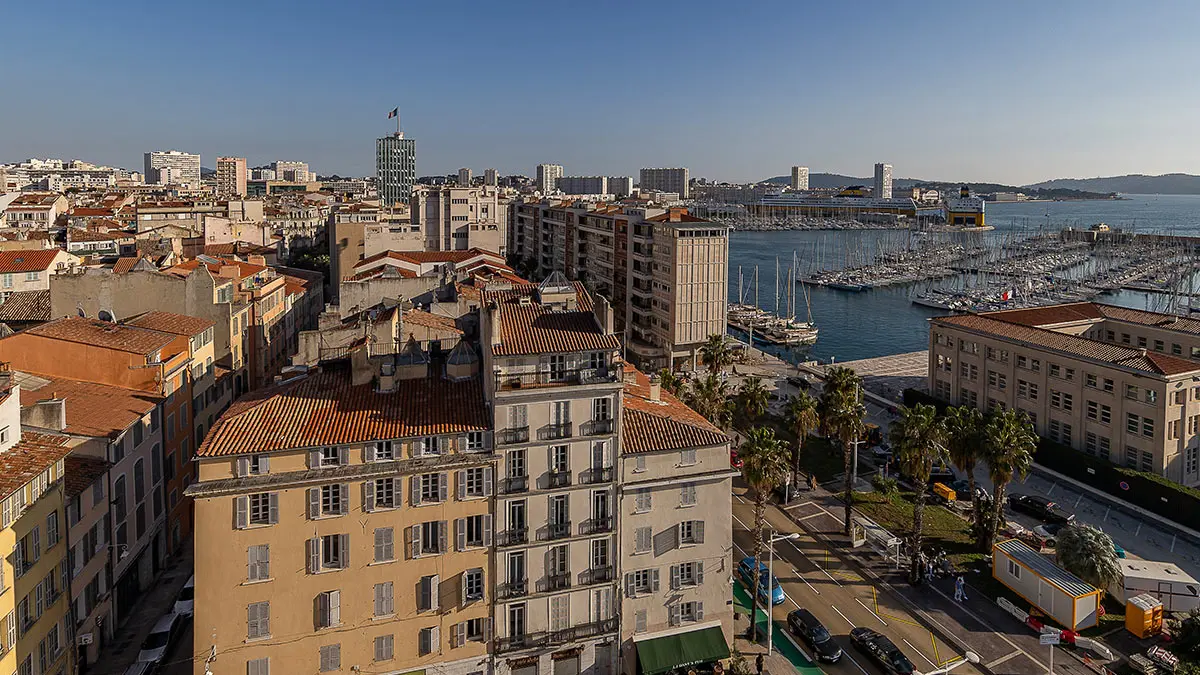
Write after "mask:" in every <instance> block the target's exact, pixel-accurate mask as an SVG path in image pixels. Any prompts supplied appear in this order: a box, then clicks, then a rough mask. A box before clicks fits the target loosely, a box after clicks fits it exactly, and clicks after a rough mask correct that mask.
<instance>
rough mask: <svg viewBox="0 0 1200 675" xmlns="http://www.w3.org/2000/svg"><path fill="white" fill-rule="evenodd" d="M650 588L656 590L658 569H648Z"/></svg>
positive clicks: (655, 591)
mask: <svg viewBox="0 0 1200 675" xmlns="http://www.w3.org/2000/svg"><path fill="white" fill-rule="evenodd" d="M650 590H651V591H652V592H654V593H657V592H658V570H650Z"/></svg>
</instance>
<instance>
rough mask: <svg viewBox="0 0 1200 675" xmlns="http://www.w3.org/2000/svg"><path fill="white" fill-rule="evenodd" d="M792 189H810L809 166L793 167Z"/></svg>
mask: <svg viewBox="0 0 1200 675" xmlns="http://www.w3.org/2000/svg"><path fill="white" fill-rule="evenodd" d="M792 189H793V190H807V189H808V167H807V166H793V167H792Z"/></svg>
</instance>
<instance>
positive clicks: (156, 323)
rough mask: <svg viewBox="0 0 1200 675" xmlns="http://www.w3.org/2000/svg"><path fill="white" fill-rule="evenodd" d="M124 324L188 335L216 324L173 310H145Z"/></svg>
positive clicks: (198, 332)
mask: <svg viewBox="0 0 1200 675" xmlns="http://www.w3.org/2000/svg"><path fill="white" fill-rule="evenodd" d="M125 324H126V325H129V326H137V327H139V328H149V329H150V330H156V331H161V332H163V333H171V334H172V335H186V336H188V337H191V336H193V335H199V334H200V333H203V332H204V331H206V330H208V329H209V328H212V327H213V326H215V325H216V324H215V323H213V322H212V321H209V320H208V319H201V318H199V317H195V316H188V315H186V314H175V313H173V312H146V313H145V314H139V315H138V316H135V317H134V318H132V319H129V320H128V321H126V322H125Z"/></svg>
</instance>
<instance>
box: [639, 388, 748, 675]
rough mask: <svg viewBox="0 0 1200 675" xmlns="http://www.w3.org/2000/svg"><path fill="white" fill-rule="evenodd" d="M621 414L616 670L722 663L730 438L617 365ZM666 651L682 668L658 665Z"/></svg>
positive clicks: (729, 614)
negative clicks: (618, 648)
mask: <svg viewBox="0 0 1200 675" xmlns="http://www.w3.org/2000/svg"><path fill="white" fill-rule="evenodd" d="M624 380H625V388H624V393H623V404H622V408H623V410H622V413H621V423H622V425H623V426H622V430H621V461H620V466H619V471H620V477H619V480H620V483H621V489H620V498H619V501H618V508H617V513H618V514H619V516H618V517H619V519H620V534H621V540H620V545H619V549H620V569H621V573H622V579H621V586H622V589H623V596H624V597H623V598H622V600H621V666H622V667H621V672H622V673H624V674H626V675H634V674H635V673H661V672H665V671H668V670H673V669H676V668H681V667H684V666H686V665H689V664H692V663H697V662H712V661H717V660H720V659H725V658H728V657H729V645H731V644H733V610H732V605H731V603H732V589H731V587H730V585H729V577H730V575H731V574H732V571H733V570H732V569H731V568H730V562H729V560H730V558H729V556H730V551H729V548H730V542H731V541H732V537H733V523H732V515H731V513H732V503H731V499H732V498H731V497H730V495H731V494H732V492H731V490H732V480H733V477H734V476H736V475H738V472H737V471H735V470H732V469H731V468H730V465H729V446H730V440H729V437H727V436H726V435H725V434H723V433H721V431H720V430H719V429H717V428H716V427H714V426H713V425H712V424H710V423H709V422H708V421H707V420H705V419H704V418H703V417H701V416H700V415H699V414H697V413H696V412H695V411H693V410H692V409H691V408H688V407H687V406H686V405H684V404H683V403H682V402H680V401H679V399H677V398H675V397H674V396H672V395H671V394H670V393H669V392H665V391H662V387H661V386H660V385H659V382H658V379H657V377H652V378H648V377H646V375H644V374H642V373H641V372H639V371H637V370H634V369H633V368H632V367H629V366H627V367H626V369H625V374H624ZM667 654H675V655H686V662H684V661H679V662H666V661H664V660H663V656H664V655H667Z"/></svg>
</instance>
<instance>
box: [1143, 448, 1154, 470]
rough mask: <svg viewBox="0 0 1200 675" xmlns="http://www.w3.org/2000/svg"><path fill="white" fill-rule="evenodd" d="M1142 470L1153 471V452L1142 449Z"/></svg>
mask: <svg viewBox="0 0 1200 675" xmlns="http://www.w3.org/2000/svg"><path fill="white" fill-rule="evenodd" d="M1142 471H1154V453H1152V452H1150V451H1149V450H1143V451H1142Z"/></svg>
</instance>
